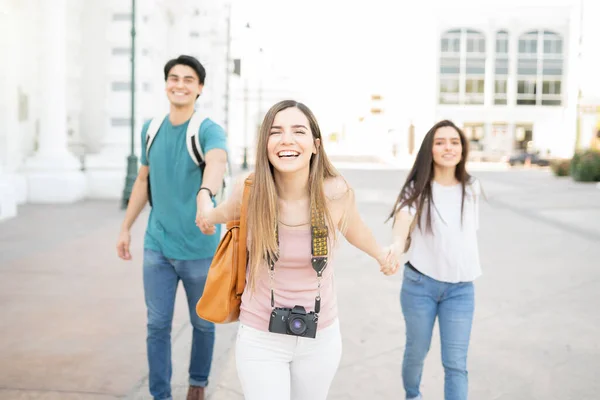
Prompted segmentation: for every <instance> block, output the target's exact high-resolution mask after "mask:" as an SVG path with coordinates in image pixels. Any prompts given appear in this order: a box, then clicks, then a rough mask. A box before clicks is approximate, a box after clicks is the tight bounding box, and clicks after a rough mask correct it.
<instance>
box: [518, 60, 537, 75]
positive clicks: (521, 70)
mask: <svg viewBox="0 0 600 400" xmlns="http://www.w3.org/2000/svg"><path fill="white" fill-rule="evenodd" d="M517 74H519V75H537V59H529V58H525V59H520V60H519V61H518V62H517Z"/></svg>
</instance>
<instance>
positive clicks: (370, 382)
mask: <svg viewBox="0 0 600 400" xmlns="http://www.w3.org/2000/svg"><path fill="white" fill-rule="evenodd" d="M343 172H344V174H345V176H346V177H347V179H348V180H349V181H350V183H351V184H352V185H353V186H354V188H355V190H356V195H357V199H358V201H359V207H360V211H361V213H362V215H363V216H364V218H365V219H366V220H367V222H368V224H369V226H370V227H371V228H372V229H373V230H374V232H375V233H376V235H377V236H378V238H379V239H380V240H381V241H382V242H384V243H387V242H388V241H389V238H390V229H391V226H390V225H389V224H388V225H384V224H383V221H384V220H385V218H386V214H387V213H388V212H389V210H390V207H391V205H392V203H393V201H394V198H395V196H396V195H397V193H398V190H399V188H400V185H401V183H402V182H403V179H404V177H405V171H396V170H344V171H343ZM474 175H476V176H478V177H479V178H480V179H481V182H482V185H483V189H484V191H485V193H486V195H487V202H484V203H483V204H482V207H481V214H482V215H481V229H480V249H481V260H482V264H483V270H484V275H483V276H482V277H481V278H480V279H479V280H478V281H477V284H476V314H475V322H474V327H473V334H472V342H471V351H470V358H469V369H470V375H469V377H470V398H471V399H474V400H532V399H535V400H559V399H560V400H565V399H569V400H570V399H573V400H593V399H594V400H595V399H598V393H600V380H598V379H597V377H598V375H599V374H600V312H599V311H598V307H599V305H600V254H599V251H598V249H600V190H598V188H596V185H595V184H577V183H574V182H572V181H571V180H570V179H569V178H561V179H556V178H554V177H553V176H551V174H550V173H549V171H544V170H510V171H487V172H484V171H480V172H479V171H475V172H474ZM19 213H20V215H19V217H18V218H16V219H13V220H9V221H6V222H4V223H0V335H1V336H0V337H1V339H2V340H1V341H0V399H2V400H5V399H44V400H49V399H61V400H62V399H66V400H71V399H82V400H100V399H117V398H119V399H148V398H149V395H148V392H147V380H146V378H147V366H146V358H145V306H144V302H143V290H142V280H141V256H142V239H143V231H144V225H145V219H146V217H147V214H146V213H144V214H143V215H142V218H141V219H140V220H139V222H138V224H137V225H136V226H135V229H134V232H133V248H132V253H133V258H134V260H133V261H132V262H124V261H120V260H119V259H118V258H117V257H116V254H115V250H114V245H115V240H116V236H117V231H118V228H119V225H120V223H121V219H122V215H123V212H122V211H121V210H120V209H119V208H118V202H116V201H115V202H108V201H104V202H102V201H87V202H83V203H79V204H74V205H65V206H57V205H53V206H41V205H25V206H22V207H20V209H19ZM335 268H336V288H337V291H338V296H339V308H340V320H341V328H342V334H343V338H344V343H343V345H344V355H343V359H342V364H341V366H340V369H339V372H338V374H337V376H336V378H335V381H334V384H333V388H332V390H331V392H330V397H329V398H330V399H332V400H342V399H366V398H368V399H373V400H379V399H403V398H404V395H403V392H402V381H401V375H400V365H401V359H402V354H403V337H404V322H403V318H402V314H401V312H400V304H399V290H400V285H401V274H397V275H395V276H393V277H385V276H383V275H382V274H381V273H379V271H378V267H377V264H376V263H375V262H374V261H373V260H371V259H369V258H368V257H367V256H365V255H363V254H361V253H360V252H359V251H358V250H356V249H354V248H353V247H351V246H349V245H348V244H347V243H343V244H342V245H341V246H340V249H339V256H338V258H337V263H336V265H335ZM184 300H185V299H184V296H183V291H182V290H181V291H180V293H179V297H178V302H177V306H176V316H175V322H174V328H173V334H172V340H173V356H174V358H175V366H174V376H173V386H174V395H175V396H176V397H175V398H176V399H184V398H185V395H184V394H185V391H186V390H187V378H186V372H187V365H188V361H189V342H190V338H191V328H190V326H189V323H188V322H187V320H188V317H187V309H186V305H185V301H184ZM436 330H437V326H436ZM235 333H236V325H235V324H234V325H226V326H219V327H218V330H217V345H216V346H217V347H216V349H215V362H214V369H213V375H212V378H211V379H212V380H211V386H210V392H209V393H210V395H209V399H210V400H236V399H243V396H242V395H241V389H240V387H239V383H238V380H237V376H236V371H235V363H234V358H233V351H234V347H233V344H234V337H235ZM443 380H444V376H443V369H442V367H441V362H440V346H439V336H438V335H437V332H436V334H435V336H434V339H433V342H432V348H431V352H430V355H429V357H428V359H427V362H426V366H425V372H424V376H423V386H422V389H423V392H424V395H425V397H426V399H428V400H438V399H443Z"/></svg>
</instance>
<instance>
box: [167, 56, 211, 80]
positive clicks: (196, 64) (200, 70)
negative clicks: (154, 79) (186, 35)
mask: <svg viewBox="0 0 600 400" xmlns="http://www.w3.org/2000/svg"><path fill="white" fill-rule="evenodd" d="M176 65H186V66H188V67H190V68H191V69H193V70H194V71H195V72H196V75H198V80H199V81H200V83H201V84H202V85H204V79H206V70H205V69H204V67H203V66H202V64H200V61H198V60H197V59H196V58H195V57H192V56H186V55H181V56H179V57H177V58H174V59H172V60H169V61H168V62H167V63H166V64H165V81H166V80H167V78H168V77H169V72H171V69H172V68H173V67H174V66H176Z"/></svg>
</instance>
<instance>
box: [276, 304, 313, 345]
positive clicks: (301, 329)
mask: <svg viewBox="0 0 600 400" xmlns="http://www.w3.org/2000/svg"><path fill="white" fill-rule="evenodd" d="M317 321H318V317H317V315H316V314H315V313H314V312H309V313H307V312H306V309H305V308H304V307H302V306H294V308H283V307H276V308H274V309H273V311H272V312H271V320H270V321H269V332H273V333H282V334H284V335H292V336H302V337H307V338H313V339H314V338H315V336H317Z"/></svg>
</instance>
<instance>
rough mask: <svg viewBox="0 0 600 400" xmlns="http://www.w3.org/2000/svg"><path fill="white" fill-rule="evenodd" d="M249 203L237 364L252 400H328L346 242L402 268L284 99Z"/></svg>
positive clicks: (221, 210) (227, 206) (297, 106)
mask: <svg viewBox="0 0 600 400" xmlns="http://www.w3.org/2000/svg"><path fill="white" fill-rule="evenodd" d="M253 181H254V184H253V188H252V192H251V194H250V200H249V204H248V236H249V239H248V249H249V261H248V274H247V286H246V290H245V291H244V294H243V296H242V305H241V313H240V327H239V332H238V336H237V344H236V362H237V370H238V376H239V378H240V381H241V384H242V388H243V391H244V396H245V398H246V399H247V400H289V399H293V400H320V399H323V400H324V399H326V397H327V393H328V391H329V387H330V385H331V382H332V380H333V377H334V375H335V373H336V370H337V368H338V365H339V362H340V358H341V354H342V341H341V335H340V327H339V322H338V316H337V300H336V294H335V290H334V282H333V280H334V268H336V262H335V253H336V244H337V242H338V240H339V234H340V233H341V234H342V235H343V236H344V237H345V238H346V239H347V240H348V242H350V243H351V244H352V245H354V246H356V247H357V248H358V249H360V250H362V251H364V252H365V253H367V254H368V255H370V256H371V257H373V258H374V259H376V260H377V262H378V263H379V265H380V268H381V271H382V272H383V273H384V274H387V275H389V274H392V273H394V272H395V271H396V269H397V268H398V264H397V263H396V262H395V261H394V260H393V259H392V258H391V257H390V256H389V253H388V252H387V251H386V250H384V249H383V248H382V247H381V246H379V244H378V243H377V242H376V240H375V238H374V237H373V235H372V234H371V232H370V230H369V229H368V227H367V226H366V225H365V223H364V222H363V220H362V218H361V217H360V215H359V214H358V211H357V207H356V204H355V199H354V195H353V191H352V189H351V188H350V187H349V186H348V184H347V182H346V181H345V180H344V178H343V177H342V176H341V175H340V174H339V172H338V171H337V170H336V169H335V168H334V167H333V165H332V164H331V162H330V161H329V159H328V158H327V155H326V153H325V150H324V149H323V143H322V139H321V131H320V129H319V125H318V124H317V120H316V119H315V117H314V115H313V113H312V112H311V111H310V110H309V109H308V107H306V106H305V105H304V104H302V103H298V102H295V101H291V100H287V101H282V102H279V103H277V104H275V105H274V106H273V107H271V109H270V110H269V111H268V112H267V114H266V116H265V118H264V121H263V123H262V126H261V129H260V134H259V137H258V146H257V153H256V167H255V172H254V177H253ZM242 187H243V180H241V182H240V183H238V185H237V186H236V188H234V191H233V193H232V195H231V197H230V198H229V199H228V200H227V201H226V202H224V203H223V204H221V205H220V206H218V207H217V208H215V209H211V208H210V207H209V208H207V209H203V210H201V212H200V214H199V217H198V219H197V224H198V226H199V227H200V229H201V230H202V231H203V232H205V233H212V232H214V226H215V224H220V223H225V222H226V221H228V220H230V219H232V218H235V217H236V216H238V215H239V211H240V206H241V198H242Z"/></svg>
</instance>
